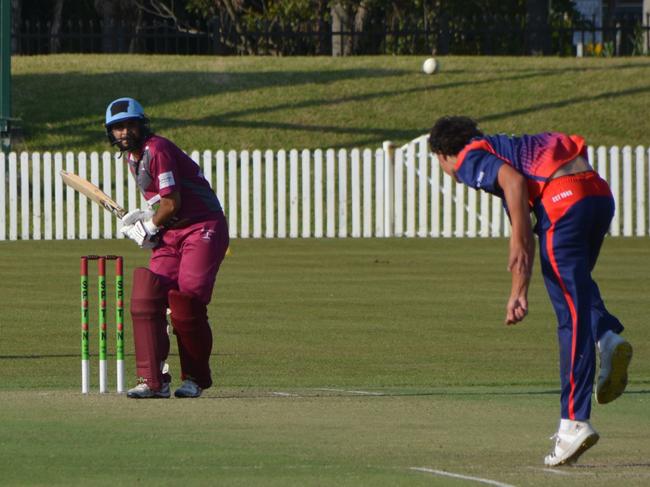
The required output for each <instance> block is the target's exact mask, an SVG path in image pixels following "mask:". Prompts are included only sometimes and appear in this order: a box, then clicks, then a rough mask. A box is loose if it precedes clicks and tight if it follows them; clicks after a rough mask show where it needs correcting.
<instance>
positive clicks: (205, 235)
mask: <svg viewBox="0 0 650 487" xmlns="http://www.w3.org/2000/svg"><path fill="white" fill-rule="evenodd" d="M214 234H215V231H214V230H211V229H209V228H204V229H203V230H202V231H201V239H202V240H206V241H208V242H209V241H210V240H212V237H213V236H214Z"/></svg>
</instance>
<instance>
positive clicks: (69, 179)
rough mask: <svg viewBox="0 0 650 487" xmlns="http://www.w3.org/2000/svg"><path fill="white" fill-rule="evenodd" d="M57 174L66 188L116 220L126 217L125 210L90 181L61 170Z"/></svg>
mask: <svg viewBox="0 0 650 487" xmlns="http://www.w3.org/2000/svg"><path fill="white" fill-rule="evenodd" d="M59 174H60V175H61V179H62V180H63V182H64V183H65V184H66V185H67V186H69V187H71V188H72V189H74V190H75V191H77V192H78V193H81V194H83V195H84V196H86V197H87V198H88V199H90V200H92V201H94V202H95V203H97V204H98V205H99V206H102V207H103V208H104V209H105V210H106V211H109V212H111V213H112V214H113V215H115V216H116V217H118V218H122V217H123V216H124V215H126V210H125V209H124V208H122V207H121V206H120V205H118V204H117V203H116V202H115V201H114V200H113V199H112V198H111V197H110V196H108V195H107V194H106V193H104V192H103V191H102V190H101V189H99V188H98V187H97V186H95V185H94V184H93V183H91V182H90V181H86V180H85V179H84V178H82V177H79V176H77V175H76V174H74V173H71V172H67V171H63V170H62V171H61V172H60V173H59Z"/></svg>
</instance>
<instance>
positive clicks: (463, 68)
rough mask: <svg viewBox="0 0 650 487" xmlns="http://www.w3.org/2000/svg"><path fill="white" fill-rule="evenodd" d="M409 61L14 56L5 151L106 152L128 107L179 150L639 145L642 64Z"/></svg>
mask: <svg viewBox="0 0 650 487" xmlns="http://www.w3.org/2000/svg"><path fill="white" fill-rule="evenodd" d="M422 61H423V58H422V57H418V56H413V57H409V56H374V57H350V58H328V57H309V58H296V57H291V58H272V57H227V58H223V57H214V56H191V57H190V56H187V57H182V56H136V55H123V56H113V55H110V56H109V55H106V56H99V55H57V56H27V57H14V58H13V60H12V73H13V114H14V116H16V117H20V118H22V120H23V126H24V129H25V135H26V137H25V141H24V143H20V144H16V145H15V146H14V149H16V150H29V151H62V150H71V151H74V152H77V151H80V150H86V151H89V150H106V149H107V148H108V145H107V142H106V139H105V136H104V133H103V128H102V122H103V116H104V112H105V110H106V106H107V104H108V103H109V102H110V101H111V100H113V99H115V98H118V97H121V96H133V97H135V98H137V99H138V100H139V101H141V102H142V103H143V104H144V106H145V110H146V111H147V112H148V114H149V115H150V117H151V119H152V125H153V128H154V129H155V130H156V131H158V132H159V133H160V134H161V135H164V136H167V137H170V138H171V139H172V140H174V141H176V142H177V143H178V144H179V145H180V146H181V147H182V148H183V149H185V150H187V151H189V150H194V149H196V150H208V149H209V150H219V149H223V150H229V149H236V150H240V149H261V150H264V149H280V148H282V149H292V148H296V149H303V148H328V147H354V146H357V147H378V146H379V145H380V144H381V143H382V141H384V140H393V141H394V142H397V143H400V144H401V143H405V142H407V141H409V140H411V139H413V138H415V137H417V136H419V135H421V134H423V133H426V132H427V131H428V130H429V129H430V127H431V125H432V124H433V122H434V121H435V119H436V118H437V117H439V116H442V115H447V114H466V115H470V116H472V117H475V118H477V119H478V120H479V121H480V123H481V126H482V127H483V128H484V129H485V130H486V131H488V132H503V133H516V134H520V133H534V132H542V131H548V130H561V131H567V132H572V133H579V134H582V135H584V136H585V137H586V138H587V141H588V143H589V144H591V145H596V146H597V145H607V146H609V145H614V144H617V145H627V144H629V145H637V144H641V145H647V141H648V136H647V134H648V128H649V127H648V121H647V120H648V117H647V107H648V106H650V81H648V80H650V58H648V57H634V58H584V59H575V58H535V57H529V58H519V57H469V56H467V57H442V58H440V61H441V64H442V69H441V71H440V73H438V74H436V75H433V76H426V75H424V74H423V73H422V72H421V64H422Z"/></svg>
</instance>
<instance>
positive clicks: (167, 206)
mask: <svg viewBox="0 0 650 487" xmlns="http://www.w3.org/2000/svg"><path fill="white" fill-rule="evenodd" d="M105 128H106V135H107V136H108V140H109V142H110V143H111V145H113V146H116V147H117V148H118V149H119V150H120V151H121V152H122V153H123V154H124V160H125V162H126V164H127V165H128V167H129V171H130V173H131V175H132V176H133V178H134V179H135V182H136V184H137V186H138V188H139V190H140V192H141V193H142V195H143V196H144V199H145V201H146V202H147V208H143V209H137V210H134V211H131V212H129V213H127V214H126V215H125V216H124V217H123V218H122V223H123V226H122V228H121V229H120V231H121V232H122V233H123V234H124V235H125V236H127V237H129V238H130V239H132V240H133V241H135V243H137V244H138V245H139V246H140V247H141V248H143V249H151V258H150V260H149V268H148V269H147V268H144V267H139V268H136V269H135V271H134V273H133V286H132V294H131V318H132V322H133V338H134V342H135V359H136V368H137V376H138V383H137V385H136V386H135V387H133V388H132V389H130V390H129V391H128V392H127V396H128V397H130V398H134V399H149V398H168V397H170V382H171V376H170V374H169V373H168V372H167V371H166V370H163V366H164V364H165V360H166V359H167V355H168V354H169V347H170V342H169V335H168V333H167V317H166V312H167V308H169V309H170V310H171V324H172V327H173V333H174V335H175V336H176V341H177V344H178V354H179V358H180V365H181V379H182V383H181V384H180V386H179V387H178V388H177V389H176V390H175V392H174V395H175V396H176V397H180V398H196V397H199V396H200V395H201V393H202V391H203V390H204V389H207V388H208V387H210V386H211V385H212V376H211V371H210V355H211V353H212V330H211V328H210V323H209V322H208V316H207V305H208V303H209V302H210V299H211V297H212V290H213V288H214V284H215V280H216V277H217V272H218V271H219V266H220V264H221V262H222V261H223V258H224V255H225V253H226V250H227V248H228V243H229V242H228V240H229V238H228V224H227V222H226V218H225V216H224V214H223V210H222V208H221V204H220V202H219V199H218V198H217V195H216V194H215V193H214V191H213V190H212V188H211V187H210V184H209V183H208V181H207V180H206V179H205V178H204V176H203V174H202V172H201V169H200V167H199V166H198V165H197V164H196V163H195V162H194V161H193V160H192V159H191V158H190V157H188V156H187V155H186V154H185V153H184V152H183V151H182V150H181V149H180V148H178V147H177V146H176V145H175V144H173V143H172V142H171V141H169V140H167V139H165V138H163V137H160V136H158V135H156V134H154V133H153V132H152V131H151V129H150V126H149V119H148V118H147V117H146V116H145V113H144V110H143V108H142V106H141V105H140V103H138V102H137V101H136V100H134V99H133V98H119V99H117V100H114V101H113V102H111V103H110V104H109V105H108V107H107V109H106V121H105Z"/></svg>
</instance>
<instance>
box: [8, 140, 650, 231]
mask: <svg viewBox="0 0 650 487" xmlns="http://www.w3.org/2000/svg"><path fill="white" fill-rule="evenodd" d="M190 155H191V157H192V158H193V159H194V160H195V161H196V162H197V163H198V164H199V165H200V166H201V167H202V170H203V172H204V175H205V177H206V178H207V179H208V181H209V182H210V184H211V185H212V187H213V188H214V189H215V191H216V193H217V195H218V196H219V199H220V200H221V202H222V204H223V206H224V210H225V213H226V215H227V217H228V220H229V227H230V235H231V237H233V238H346V237H353V238H364V237H365V238H369V237H419V238H429V237H434V238H435V237H505V236H508V235H509V223H508V220H507V217H506V215H505V213H504V210H503V207H502V204H501V201H500V199H498V198H497V197H495V196H491V195H489V194H487V193H485V192H477V191H475V190H473V189H470V188H467V187H465V186H464V185H462V184H460V183H456V182H453V181H452V179H451V178H450V177H449V176H447V175H446V174H444V173H443V172H442V171H441V170H440V168H439V165H438V163H437V160H436V159H435V157H433V156H432V155H430V154H429V153H428V149H427V145H426V137H421V138H419V139H415V140H414V141H413V142H412V143H409V144H407V145H405V146H403V147H401V148H397V149H393V148H392V147H391V146H390V144H388V143H386V144H384V147H383V148H382V149H376V150H371V149H364V150H359V149H352V150H347V149H340V150H333V149H330V150H302V151H298V150H289V151H285V150H279V151H276V152H274V151H270V150H269V151H265V152H263V151H259V150H255V151H251V152H249V151H241V152H235V151H230V152H224V151H216V152H212V151H204V152H202V153H199V152H198V151H193V152H191V153H190ZM589 155H590V160H591V161H593V163H594V168H595V169H596V170H597V171H598V172H599V173H600V174H601V176H603V177H604V178H605V179H607V180H608V181H609V183H610V185H611V188H612V192H613V194H614V198H615V200H616V208H617V211H616V214H615V216H614V220H613V221H612V224H611V227H610V233H611V235H613V236H621V235H622V236H647V235H648V234H649V230H650V226H649V225H648V215H650V207H648V204H649V203H650V198H649V197H648V190H649V188H650V171H649V168H648V161H649V160H650V151H649V150H647V149H646V148H644V147H636V148H632V147H629V146H626V147H623V148H619V147H609V148H608V147H602V146H601V147H597V148H595V147H589ZM61 169H65V170H66V171H69V172H74V173H77V174H79V175H80V176H82V177H84V178H86V179H88V180H90V181H91V182H93V183H94V184H95V185H97V186H98V187H100V188H102V189H103V191H104V192H105V193H107V194H108V195H110V196H111V197H113V198H114V199H115V200H116V201H117V202H118V203H119V204H120V205H121V206H123V207H125V208H127V209H128V210H133V209H135V208H137V207H143V206H144V205H145V202H144V200H143V199H142V198H141V196H140V194H139V192H137V190H136V187H135V184H134V181H133V178H132V177H130V176H128V174H127V172H128V171H127V170H126V164H125V162H124V161H123V160H122V159H121V158H119V157H118V156H117V154H115V153H109V152H103V153H97V152H92V153H89V154H86V153H84V152H79V153H76V154H75V153H72V152H68V153H65V154H62V153H54V154H52V153H49V152H44V153H37V152H34V153H27V152H23V153H20V154H16V153H10V154H0V173H2V174H5V178H4V181H3V183H2V184H0V241H4V240H18V239H22V240H42V239H45V240H51V239H56V240H61V239H67V240H75V239H100V238H107V239H111V238H123V237H122V235H121V234H120V233H119V232H118V230H119V228H120V222H119V221H118V220H116V219H115V218H114V217H113V216H112V215H111V214H109V213H108V212H106V211H104V210H103V209H101V208H100V207H99V206H98V205H96V204H94V203H92V202H89V201H88V199H87V198H86V197H85V196H82V195H79V194H77V193H76V192H75V191H74V190H72V189H70V188H67V187H65V186H64V185H63V182H62V181H61V178H60V177H59V171H60V170H61Z"/></svg>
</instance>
